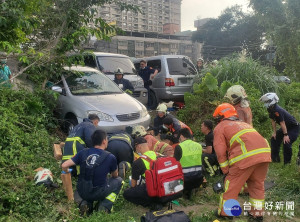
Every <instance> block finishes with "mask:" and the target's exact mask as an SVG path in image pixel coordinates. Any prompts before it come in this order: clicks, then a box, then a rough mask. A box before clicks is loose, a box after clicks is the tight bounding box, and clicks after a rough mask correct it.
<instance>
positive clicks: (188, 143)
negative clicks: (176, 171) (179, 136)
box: [179, 139, 202, 173]
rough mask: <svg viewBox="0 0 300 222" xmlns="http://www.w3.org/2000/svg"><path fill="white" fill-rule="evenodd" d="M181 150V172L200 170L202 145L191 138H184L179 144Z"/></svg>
mask: <svg viewBox="0 0 300 222" xmlns="http://www.w3.org/2000/svg"><path fill="white" fill-rule="evenodd" d="M179 146H180V147H181V150H182V157H181V159H180V164H181V166H182V169H183V170H182V171H183V173H190V172H195V171H201V170H202V146H201V144H199V143H196V142H194V141H193V140H190V139H188V140H185V141H183V142H182V143H180V144H179Z"/></svg>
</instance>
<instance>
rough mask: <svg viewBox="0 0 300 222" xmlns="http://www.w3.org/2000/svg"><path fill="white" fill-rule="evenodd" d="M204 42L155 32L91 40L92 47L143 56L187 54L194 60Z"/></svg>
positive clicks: (129, 33)
mask: <svg viewBox="0 0 300 222" xmlns="http://www.w3.org/2000/svg"><path fill="white" fill-rule="evenodd" d="M201 47H202V44H200V43H198V42H192V40H191V38H190V37H189V36H175V35H162V34H153V33H138V32H136V33H135V32H126V34H125V35H123V36H120V35H118V36H114V37H112V39H111V41H103V40H100V41H99V40H97V41H93V42H90V48H91V49H93V50H95V51H100V52H110V53H119V54H124V55H128V56H130V57H135V58H142V57H148V56H155V55H186V56H189V57H190V58H191V59H192V60H193V61H196V60H197V58H199V57H201Z"/></svg>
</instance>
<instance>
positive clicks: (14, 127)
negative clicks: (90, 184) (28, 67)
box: [0, 88, 62, 221]
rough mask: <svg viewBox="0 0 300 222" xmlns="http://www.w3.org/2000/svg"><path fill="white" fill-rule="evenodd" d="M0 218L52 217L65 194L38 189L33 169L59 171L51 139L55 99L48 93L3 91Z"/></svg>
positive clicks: (4, 89) (0, 94) (19, 219)
mask: <svg viewBox="0 0 300 222" xmlns="http://www.w3.org/2000/svg"><path fill="white" fill-rule="evenodd" d="M0 91H1V93H0V104H1V105H0V115H1V119H0V137H1V138H2V139H1V142H0V150H1V156H0V173H1V179H0V215H2V216H1V217H2V218H1V220H2V219H3V218H6V219H5V220H9V219H10V220H13V221H21V220H24V219H26V218H27V219H28V218H32V219H34V218H39V217H44V215H47V214H49V215H50V214H52V215H55V214H53V211H55V207H54V206H53V204H54V203H53V202H51V203H49V202H48V201H47V199H49V198H54V199H56V200H58V199H59V198H60V197H61V196H62V192H61V191H59V192H54V191H53V192H48V191H47V190H46V188H45V187H43V186H40V187H36V186H35V185H34V181H33V176H34V174H35V172H34V171H33V170H34V169H36V168H38V167H40V166H42V167H45V168H50V169H51V170H52V172H53V173H54V175H55V174H56V175H59V174H57V170H58V168H57V167H56V166H57V165H56V162H55V161H53V157H52V156H51V153H52V152H51V150H52V143H53V140H54V138H52V137H51V136H50V135H49V133H48V130H50V131H53V130H54V129H53V127H56V123H55V121H53V119H52V109H53V106H52V105H53V103H52V102H51V101H54V99H53V98H52V97H51V96H50V95H47V94H41V93H37V94H31V93H28V92H25V91H12V90H10V89H6V88H3V89H1V90H0ZM56 214H58V213H57V212H56Z"/></svg>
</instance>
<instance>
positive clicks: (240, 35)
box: [192, 5, 265, 60]
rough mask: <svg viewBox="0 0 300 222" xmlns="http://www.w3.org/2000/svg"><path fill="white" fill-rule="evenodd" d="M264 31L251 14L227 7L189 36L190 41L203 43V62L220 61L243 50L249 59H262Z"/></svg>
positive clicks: (237, 8) (239, 8)
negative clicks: (249, 55)
mask: <svg viewBox="0 0 300 222" xmlns="http://www.w3.org/2000/svg"><path fill="white" fill-rule="evenodd" d="M263 32H264V28H263V26H261V25H260V24H259V23H258V18H257V17H256V16H254V15H253V14H246V13H244V12H243V11H242V9H241V7H240V6H237V5H236V6H233V7H231V8H227V9H226V10H225V11H224V12H223V13H222V14H221V15H220V16H219V17H218V18H216V19H211V20H209V21H208V22H207V23H205V24H204V25H203V26H202V27H201V28H200V30H199V31H196V32H194V33H193V36H192V39H193V41H198V42H203V43H204V45H203V49H202V54H203V57H204V59H206V60H214V59H220V58H223V57H225V56H228V55H230V54H232V53H234V52H240V51H242V50H243V49H247V51H248V52H249V53H250V54H251V55H252V56H253V58H255V59H258V58H264V57H263V56H262V55H264V54H265V51H264V50H262V49H261V47H260V45H261V44H262V43H263V39H262V36H263Z"/></svg>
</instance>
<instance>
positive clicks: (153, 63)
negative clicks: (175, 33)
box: [134, 55, 197, 109]
mask: <svg viewBox="0 0 300 222" xmlns="http://www.w3.org/2000/svg"><path fill="white" fill-rule="evenodd" d="M141 60H145V61H147V66H149V67H152V68H153V69H157V70H158V71H159V72H158V74H157V75H156V76H155V77H154V79H153V81H152V85H151V87H150V89H151V92H150V97H151V101H152V104H151V105H150V108H151V109H155V108H156V106H157V105H158V103H159V102H161V101H164V102H169V101H184V93H185V92H190V91H191V89H192V86H193V82H194V78H195V75H196V74H197V69H196V67H195V65H194V64H193V63H192V61H191V60H190V58H189V57H187V56H184V55H160V56H152V57H146V58H143V59H137V60H135V61H134V65H135V67H136V69H137V70H139V67H140V61H141Z"/></svg>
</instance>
